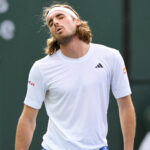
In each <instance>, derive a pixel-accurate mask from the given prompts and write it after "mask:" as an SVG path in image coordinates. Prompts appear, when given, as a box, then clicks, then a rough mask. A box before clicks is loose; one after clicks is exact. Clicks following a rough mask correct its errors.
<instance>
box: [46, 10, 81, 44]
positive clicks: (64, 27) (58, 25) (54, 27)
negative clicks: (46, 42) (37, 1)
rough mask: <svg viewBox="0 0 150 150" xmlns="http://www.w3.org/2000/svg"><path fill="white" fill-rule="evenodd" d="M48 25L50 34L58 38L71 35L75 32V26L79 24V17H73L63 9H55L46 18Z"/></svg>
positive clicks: (59, 39)
mask: <svg viewBox="0 0 150 150" xmlns="http://www.w3.org/2000/svg"><path fill="white" fill-rule="evenodd" d="M47 22H48V27H49V30H50V32H51V34H52V35H53V36H54V37H55V38H56V39H57V40H58V41H61V40H62V39H66V38H69V37H72V36H74V35H75V34H76V27H77V25H79V24H80V21H79V19H73V18H72V17H71V15H70V14H68V13H66V12H64V11H55V12H53V13H52V14H51V15H50V16H49V17H48V18H47Z"/></svg>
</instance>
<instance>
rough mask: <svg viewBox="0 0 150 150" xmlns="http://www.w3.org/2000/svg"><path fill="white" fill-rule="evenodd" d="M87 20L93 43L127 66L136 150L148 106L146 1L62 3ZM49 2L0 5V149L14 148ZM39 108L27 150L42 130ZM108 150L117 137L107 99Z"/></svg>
mask: <svg viewBox="0 0 150 150" xmlns="http://www.w3.org/2000/svg"><path fill="white" fill-rule="evenodd" d="M61 2H68V4H71V5H72V6H73V7H74V8H75V9H76V10H77V12H78V13H79V14H80V16H81V18H82V19H83V20H87V21H88V23H89V25H90V27H91V30H92V33H93V42H94V43H99V44H104V45H107V46H110V47H113V48H116V49H118V50H120V52H121V53H122V55H123V57H124V59H125V63H126V65H127V70H128V75H129V79H130V82H131V87H132V92H133V94H132V98H133V103H134V106H135V110H136V115H137V130H136V138H135V148H134V150H138V147H139V144H140V142H141V140H142V139H143V137H144V136H145V134H146V132H147V130H146V129H145V127H144V123H143V111H144V109H145V108H146V106H148V105H150V100H149V99H150V67H149V66H150V62H149V56H150V45H149V43H150V38H149V34H150V28H149V27H150V9H149V5H150V1H148V0H143V1H140V0H115V1H110V0H92V1H91V0H82V1H81V0H72V1H69V0H66V1H63V0H62V1H61ZM51 3H52V1H51V0H39V1H37V0H30V1H23V0H15V1H14V0H1V1H0V150H3V149H4V150H12V149H14V143H15V133H16V126H17V122H18V118H19V116H20V114H21V112H22V109H23V101H24V98H25V94H26V86H27V79H28V73H29V70H30V68H31V66H32V64H33V63H34V61H35V60H37V59H39V58H41V57H44V56H45V54H44V47H45V46H46V39H47V38H48V37H49V32H48V29H47V28H46V27H43V26H42V25H43V22H42V21H41V14H42V8H43V7H45V6H48V5H49V4H51ZM47 119H48V118H47V116H46V112H45V108H44V106H43V107H42V109H41V110H40V112H39V115H38V118H37V128H36V131H35V134H34V138H33V141H32V144H31V147H30V150H40V149H41V141H42V135H43V134H44V133H45V131H46V128H47ZM108 122H109V132H108V144H109V147H110V150H122V149H123V143H122V133H121V128H120V123H119V117H118V109H117V104H116V101H115V100H114V98H113V96H112V95H111V99H110V107H109V111H108Z"/></svg>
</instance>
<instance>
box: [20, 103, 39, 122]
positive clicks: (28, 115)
mask: <svg viewBox="0 0 150 150" xmlns="http://www.w3.org/2000/svg"><path fill="white" fill-rule="evenodd" d="M38 111H39V110H38V109H34V108H32V107H29V106H27V105H24V108H23V111H22V114H21V116H20V119H23V120H26V121H29V122H30V123H35V122H36V118H37V115H38Z"/></svg>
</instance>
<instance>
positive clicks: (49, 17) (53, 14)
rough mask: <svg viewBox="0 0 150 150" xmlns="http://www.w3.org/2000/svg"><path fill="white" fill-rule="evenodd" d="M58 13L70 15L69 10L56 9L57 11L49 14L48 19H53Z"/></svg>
mask: <svg viewBox="0 0 150 150" xmlns="http://www.w3.org/2000/svg"><path fill="white" fill-rule="evenodd" d="M58 14H62V15H65V16H68V15H69V14H68V13H67V12H65V11H62V10H56V11H54V12H52V13H51V14H50V15H49V16H48V18H47V20H48V21H49V20H50V19H53V18H54V17H55V16H57V15H58Z"/></svg>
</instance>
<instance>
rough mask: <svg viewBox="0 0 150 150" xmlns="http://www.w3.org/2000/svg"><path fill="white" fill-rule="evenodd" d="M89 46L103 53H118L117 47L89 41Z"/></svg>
mask: <svg viewBox="0 0 150 150" xmlns="http://www.w3.org/2000/svg"><path fill="white" fill-rule="evenodd" d="M91 46H92V47H93V48H94V49H95V51H96V52H97V53H101V54H105V55H118V53H119V51H118V50H117V49H115V48H111V47H108V46H105V45H102V44H95V43H91Z"/></svg>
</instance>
